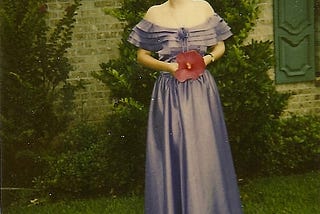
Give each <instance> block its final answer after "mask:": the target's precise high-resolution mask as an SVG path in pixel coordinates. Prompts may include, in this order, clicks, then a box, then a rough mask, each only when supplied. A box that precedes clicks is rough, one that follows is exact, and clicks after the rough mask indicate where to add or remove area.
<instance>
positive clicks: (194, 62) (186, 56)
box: [174, 50, 206, 82]
mask: <svg viewBox="0 0 320 214" xmlns="http://www.w3.org/2000/svg"><path fill="white" fill-rule="evenodd" d="M176 61H177V63H178V64H179V67H178V70H176V72H175V74H174V76H175V78H176V79H177V80H178V81H179V82H184V81H186V80H188V79H193V80H195V79H198V77H199V76H200V75H202V74H203V72H204V70H205V68H206V65H205V63H204V60H203V58H202V56H201V55H200V54H199V53H198V52H197V51H194V50H192V51H187V52H182V53H179V54H178V55H177V57H176Z"/></svg>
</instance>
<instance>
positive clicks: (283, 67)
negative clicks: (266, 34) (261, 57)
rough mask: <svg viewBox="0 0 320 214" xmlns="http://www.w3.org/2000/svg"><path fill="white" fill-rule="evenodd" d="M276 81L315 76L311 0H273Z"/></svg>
mask: <svg viewBox="0 0 320 214" xmlns="http://www.w3.org/2000/svg"><path fill="white" fill-rule="evenodd" d="M274 24H275V50H276V52H275V53H276V54H275V55H276V82H277V83H292V82H302V81H311V80H314V79H315V45H314V0H274Z"/></svg>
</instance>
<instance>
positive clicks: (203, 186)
mask: <svg viewBox="0 0 320 214" xmlns="http://www.w3.org/2000/svg"><path fill="white" fill-rule="evenodd" d="M231 35H232V33H231V32H230V28H229V27H228V25H227V24H226V23H225V22H224V21H223V19H221V18H220V17H219V16H218V15H217V14H216V13H215V12H214V10H213V9H212V7H211V6H210V5H209V4H208V3H207V2H206V1H202V0H168V1H166V2H165V3H163V4H161V5H156V6H153V7H151V8H149V10H148V11H147V13H146V15H145V17H144V18H143V19H142V20H141V21H140V22H139V23H138V24H137V25H136V26H135V27H134V28H133V31H132V33H131V34H130V36H129V39H128V41H129V42H130V43H132V44H134V45H135V46H137V47H138V48H139V49H138V51H137V60H138V62H139V63H141V64H142V65H144V66H146V67H148V68H152V69H155V70H158V71H160V72H159V77H158V79H157V81H156V83H155V86H154V89H153V93H152V100H151V106H150V112H149V122H148V136H147V161H146V189H145V213H147V214H157V213H159V214H181V213H183V214H238V213H241V205H240V199H239V192H238V187H237V179H236V175H235V172H234V166H233V162H232V156H231V152H230V146H229V142H228V137H227V132H226V127H225V122H224V118H223V112H222V107H221V103H220V100H219V94H218V90H217V87H216V84H215V82H214V79H213V77H212V76H211V75H210V73H209V72H208V71H207V70H205V66H206V65H208V64H210V63H214V61H216V60H218V59H219V58H220V57H221V56H222V55H223V53H224V51H225V46H224V42H223V40H225V39H227V38H228V37H230V36H231ZM153 53H157V54H158V57H155V56H154V54H153ZM181 53H182V54H181ZM199 56H200V58H199ZM197 57H198V58H197ZM188 60H189V61H188ZM197 66H198V67H199V66H200V67H201V66H203V69H202V70H201V72H200V73H199V72H198V73H197V74H196V76H192V75H193V74H192V75H191V76H192V77H191V76H188V74H190V73H191V72H192V71H193V67H197ZM189 71H190V73H188V72H189Z"/></svg>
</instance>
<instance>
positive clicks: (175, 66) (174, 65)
mask: <svg viewBox="0 0 320 214" xmlns="http://www.w3.org/2000/svg"><path fill="white" fill-rule="evenodd" d="M178 68H179V64H178V63H176V62H170V63H168V71H169V72H170V73H171V74H172V75H174V74H175V73H176V71H177V70H178Z"/></svg>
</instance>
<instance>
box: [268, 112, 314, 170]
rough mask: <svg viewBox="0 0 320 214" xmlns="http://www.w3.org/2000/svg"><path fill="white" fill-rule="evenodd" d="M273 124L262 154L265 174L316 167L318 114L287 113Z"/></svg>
mask: <svg viewBox="0 0 320 214" xmlns="http://www.w3.org/2000/svg"><path fill="white" fill-rule="evenodd" d="M278 122H279V125H277V126H274V129H273V135H272V140H270V141H269V144H268V149H267V150H266V152H265V154H264V157H265V163H264V166H263V170H264V171H265V173H268V174H292V173H304V172H309V171H311V170H319V166H320V132H319V130H320V116H315V115H305V116H295V115H293V116H291V117H288V118H283V119H281V120H279V121H278Z"/></svg>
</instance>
